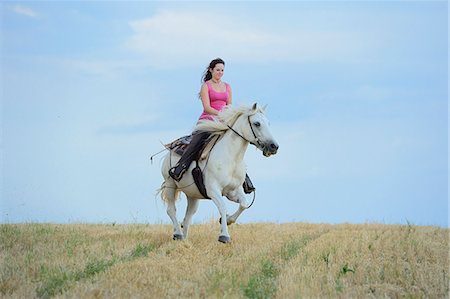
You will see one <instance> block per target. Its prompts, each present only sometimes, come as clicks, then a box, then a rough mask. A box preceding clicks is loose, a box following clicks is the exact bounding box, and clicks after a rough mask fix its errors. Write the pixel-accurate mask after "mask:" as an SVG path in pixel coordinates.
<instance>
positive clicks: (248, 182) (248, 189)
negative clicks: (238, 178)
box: [242, 174, 256, 194]
mask: <svg viewBox="0 0 450 299" xmlns="http://www.w3.org/2000/svg"><path fill="white" fill-rule="evenodd" d="M242 187H244V192H245V193H246V194H249V193H252V192H253V191H255V190H256V189H255V186H253V183H252V181H251V180H250V177H249V176H248V174H245V181H244V184H242Z"/></svg>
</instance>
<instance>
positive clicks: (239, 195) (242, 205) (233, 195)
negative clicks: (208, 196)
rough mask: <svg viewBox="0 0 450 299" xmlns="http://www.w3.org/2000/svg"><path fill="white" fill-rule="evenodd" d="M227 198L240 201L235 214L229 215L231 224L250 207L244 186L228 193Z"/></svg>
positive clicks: (228, 219) (228, 220)
mask: <svg viewBox="0 0 450 299" xmlns="http://www.w3.org/2000/svg"><path fill="white" fill-rule="evenodd" d="M227 198H228V199H229V200H231V201H234V202H237V203H239V207H238V209H237V211H236V212H235V213H234V214H233V215H231V216H229V217H227V225H230V224H233V223H235V222H236V220H237V218H238V217H239V216H240V215H241V214H242V212H243V211H244V210H246V209H247V208H248V204H247V200H246V199H245V193H244V191H243V190H242V188H238V189H236V190H234V191H232V192H230V193H228V194H227Z"/></svg>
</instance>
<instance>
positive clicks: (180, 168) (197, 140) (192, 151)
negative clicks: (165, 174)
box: [169, 132, 211, 182]
mask: <svg viewBox="0 0 450 299" xmlns="http://www.w3.org/2000/svg"><path fill="white" fill-rule="evenodd" d="M210 135H211V134H210V133H209V132H194V133H192V140H191V142H190V143H189V145H188V146H187V147H186V149H185V150H184V153H183V155H182V156H181V158H180V160H179V161H178V163H177V164H176V165H175V166H174V167H172V168H170V169H169V175H170V176H171V177H172V178H173V179H174V180H175V181H177V182H178V181H179V180H181V178H182V177H183V174H184V173H185V172H186V170H187V169H188V168H189V165H191V163H192V161H193V160H194V159H195V158H196V157H197V156H198V153H199V151H200V150H201V149H202V148H203V146H204V144H205V142H206V140H207V139H208V138H209V136H210Z"/></svg>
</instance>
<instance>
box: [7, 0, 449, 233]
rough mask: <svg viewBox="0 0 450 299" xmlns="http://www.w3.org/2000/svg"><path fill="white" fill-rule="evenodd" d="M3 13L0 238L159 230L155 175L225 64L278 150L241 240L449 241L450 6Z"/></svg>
mask: <svg viewBox="0 0 450 299" xmlns="http://www.w3.org/2000/svg"><path fill="white" fill-rule="evenodd" d="M0 7H1V22H2V24H1V57H2V60H1V84H2V85H1V86H2V96H1V100H2V103H1V104H2V105H1V111H2V116H1V127H2V133H1V134H2V135H1V136H2V138H1V141H2V143H1V151H2V160H1V163H2V164H1V166H2V185H1V200H0V212H1V213H0V217H1V222H61V223H67V222H103V223H106V222H117V223H135V222H143V223H168V222H169V218H168V216H167V215H166V212H165V208H164V205H163V204H162V203H161V201H160V200H159V197H157V198H155V192H156V189H157V188H159V186H160V184H161V182H162V178H161V174H160V160H161V158H160V157H161V156H159V157H157V158H156V159H155V161H154V163H153V164H151V163H150V160H149V157H150V155H152V154H153V153H156V152H158V151H159V150H160V149H161V148H162V146H161V142H169V141H171V140H173V139H175V138H177V137H179V136H181V135H184V134H188V133H189V132H190V131H191V129H192V127H193V126H194V124H195V122H196V120H197V118H198V116H199V115H200V113H201V104H200V101H199V100H198V99H197V93H198V91H199V88H200V79H201V75H202V73H203V71H204V68H205V67H206V65H207V64H208V62H209V61H210V60H211V59H213V58H216V57H221V58H223V59H224V60H225V61H226V67H225V76H224V80H225V81H227V82H229V83H230V84H231V86H232V87H233V94H234V104H235V105H239V104H251V103H253V102H255V101H257V102H258V103H261V104H267V105H268V108H267V116H268V118H269V119H270V121H271V128H272V132H273V135H274V136H275V137H276V138H277V140H278V142H279V144H280V150H279V153H278V154H277V155H276V156H273V157H270V158H265V157H263V156H262V154H261V153H260V152H259V151H257V150H256V149H254V148H253V147H249V150H248V152H247V154H246V162H247V165H248V173H249V174H250V176H251V177H252V179H253V181H254V183H255V185H256V187H257V198H256V202H255V204H254V205H253V206H252V208H251V209H249V210H248V211H246V212H244V213H243V215H242V216H241V218H240V219H239V221H240V222H241V223H247V222H254V221H271V222H290V221H304V222H312V223H344V222H349V223H366V222H380V223H406V222H407V221H408V222H410V223H414V224H418V225H439V226H448V160H447V159H448V147H447V146H448V145H447V144H448V143H447V141H448V121H447V119H448V104H447V99H448V53H447V52H448V29H447V28H448V4H447V2H446V1H425V2H420V1H414V2H407V1H397V2H394V1H391V2H389V1H380V2H375V1H361V2H343V1H335V2H332V1H331V2H329V1H326V2H227V3H222V2H185V1H183V2H128V1H127V2H116V1H110V2H108V1H105V2H100V1H99V2H82V1H79V2H76V1H70V2H55V1H50V2H2V3H1V4H0ZM183 198H184V197H183ZM184 207H185V202H184V200H182V201H180V203H179V209H178V215H179V218H181V217H182V216H183V212H184ZM228 208H229V210H230V212H231V211H234V209H236V206H235V205H234V204H233V203H229V204H228ZM217 215H218V213H217V209H216V208H215V207H214V205H213V204H212V203H211V202H209V201H203V202H202V203H201V204H200V208H199V211H198V212H197V214H196V215H195V216H194V222H197V223H199V222H204V221H209V220H211V219H215V218H218V216H217Z"/></svg>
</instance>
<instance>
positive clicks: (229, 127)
mask: <svg viewBox="0 0 450 299" xmlns="http://www.w3.org/2000/svg"><path fill="white" fill-rule="evenodd" d="M247 120H248V124H249V126H250V129H251V130H252V133H253V137H255V140H256V142H257V143H259V139H258V137H256V134H255V131H254V130H253V126H252V122H251V121H250V115H249V116H248V117H247ZM227 127H228V129H230V130H231V131H233V132H234V133H236V135H238V136H239V137H241V138H242V139H244V140H245V141H247V142H248V143H250V144H253V145H254V146H257V145H256V144H255V143H254V142H252V141H250V140H248V139H247V138H245V137H244V136H242V135H241V134H239V132H237V131H236V130H235V129H233V128H232V127H231V126H230V125H228V124H227Z"/></svg>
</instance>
